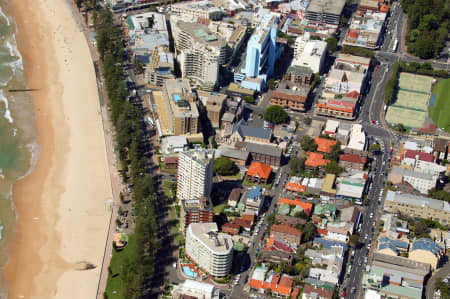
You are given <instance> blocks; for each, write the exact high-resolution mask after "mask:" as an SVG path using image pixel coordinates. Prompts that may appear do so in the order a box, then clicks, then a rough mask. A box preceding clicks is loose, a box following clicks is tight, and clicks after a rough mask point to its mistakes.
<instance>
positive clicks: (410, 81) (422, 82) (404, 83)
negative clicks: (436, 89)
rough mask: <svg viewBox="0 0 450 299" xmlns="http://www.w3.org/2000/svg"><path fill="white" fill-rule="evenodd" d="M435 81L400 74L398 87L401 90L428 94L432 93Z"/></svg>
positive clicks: (430, 78) (424, 77)
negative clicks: (432, 85)
mask: <svg viewBox="0 0 450 299" xmlns="http://www.w3.org/2000/svg"><path fill="white" fill-rule="evenodd" d="M433 80H434V79H433V77H428V76H422V75H415V74H410V73H400V78H399V84H398V86H399V88H400V89H406V90H409V91H418V92H422V93H425V94H426V93H428V92H429V91H430V89H431V84H433Z"/></svg>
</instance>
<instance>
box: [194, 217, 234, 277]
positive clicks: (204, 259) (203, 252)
mask: <svg viewBox="0 0 450 299" xmlns="http://www.w3.org/2000/svg"><path fill="white" fill-rule="evenodd" d="M186 255H187V256H188V257H189V258H190V259H192V260H193V261H194V262H195V263H196V264H197V265H198V266H199V267H200V268H201V269H202V270H204V271H206V272H208V273H209V274H211V275H212V276H215V277H224V276H226V275H227V274H228V273H229V272H230V270H231V263H232V260H233V240H232V238H231V236H230V235H228V234H224V233H219V232H218V229H217V224H216V223H214V222H213V223H191V224H190V225H189V226H188V229H187V231H186Z"/></svg>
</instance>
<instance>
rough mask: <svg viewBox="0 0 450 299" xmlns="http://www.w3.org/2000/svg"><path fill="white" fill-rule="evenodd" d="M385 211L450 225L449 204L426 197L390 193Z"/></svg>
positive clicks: (385, 204)
mask: <svg viewBox="0 0 450 299" xmlns="http://www.w3.org/2000/svg"><path fill="white" fill-rule="evenodd" d="M384 210H385V211H387V212H390V213H402V214H404V215H409V216H410V217H413V218H426V219H433V220H435V221H439V222H440V223H442V224H443V225H447V224H448V223H450V205H449V203H448V202H446V201H443V200H437V199H434V198H428V197H424V196H417V195H413V194H408V193H401V192H393V191H388V192H387V195H386V199H385V203H384Z"/></svg>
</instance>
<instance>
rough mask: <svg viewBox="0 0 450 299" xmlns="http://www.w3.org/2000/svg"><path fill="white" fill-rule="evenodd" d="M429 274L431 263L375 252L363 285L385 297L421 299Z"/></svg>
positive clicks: (364, 276)
mask: <svg viewBox="0 0 450 299" xmlns="http://www.w3.org/2000/svg"><path fill="white" fill-rule="evenodd" d="M429 274H430V265H429V264H426V263H421V262H417V261H413V260H411V259H408V258H404V257H400V256H389V255H385V254H381V253H377V252H375V253H374V254H373V262H372V266H371V267H370V271H369V273H366V274H364V275H363V279H362V287H363V288H364V289H368V290H374V291H377V292H379V293H380V294H381V295H382V296H384V297H396V298H408V299H420V298H422V293H423V285H424V283H425V281H426V279H427V278H428V276H429Z"/></svg>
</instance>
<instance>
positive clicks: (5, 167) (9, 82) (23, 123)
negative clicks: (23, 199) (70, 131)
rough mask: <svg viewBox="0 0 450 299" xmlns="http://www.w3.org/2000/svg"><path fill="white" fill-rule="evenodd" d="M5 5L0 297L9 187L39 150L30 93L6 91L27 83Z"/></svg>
mask: <svg viewBox="0 0 450 299" xmlns="http://www.w3.org/2000/svg"><path fill="white" fill-rule="evenodd" d="M7 5H8V0H0V225H1V228H0V229H1V232H0V233H1V240H0V270H2V271H0V298H5V297H6V295H5V294H6V290H7V284H6V279H5V277H4V275H3V269H2V268H4V266H5V264H6V263H7V261H8V253H7V244H8V240H11V238H13V237H14V235H13V233H14V227H15V225H16V221H17V215H16V213H15V209H14V202H13V200H12V188H13V185H14V182H16V181H17V180H19V179H20V178H22V177H24V176H26V175H27V173H29V172H30V171H31V170H32V166H33V161H34V160H35V159H36V156H37V153H38V146H37V143H36V133H35V130H34V113H33V104H32V99H31V96H30V95H29V94H28V93H26V92H9V90H10V89H20V88H26V87H27V85H26V82H25V79H24V70H23V64H22V56H21V54H20V52H19V51H18V48H17V44H16V33H17V30H18V29H17V28H16V25H15V23H14V20H13V18H12V17H11V16H10V15H8V10H7V9H8V7H7ZM30 196H31V195H30ZM11 283H13V282H11Z"/></svg>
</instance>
